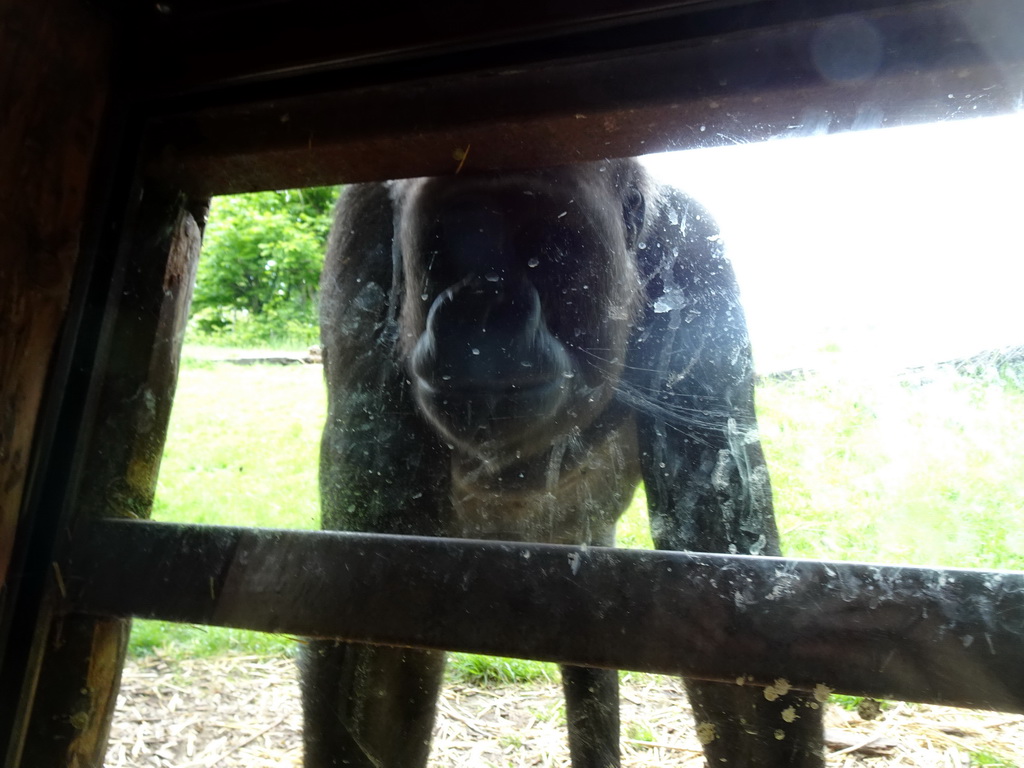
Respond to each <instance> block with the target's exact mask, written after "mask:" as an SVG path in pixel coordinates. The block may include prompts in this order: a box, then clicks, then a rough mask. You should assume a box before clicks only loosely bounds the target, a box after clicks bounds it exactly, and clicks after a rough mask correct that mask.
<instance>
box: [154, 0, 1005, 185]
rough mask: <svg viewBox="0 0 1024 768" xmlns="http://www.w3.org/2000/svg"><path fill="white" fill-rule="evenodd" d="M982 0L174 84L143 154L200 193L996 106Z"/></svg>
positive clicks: (1001, 29) (1001, 67) (524, 163)
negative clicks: (190, 92) (569, 46)
mask: <svg viewBox="0 0 1024 768" xmlns="http://www.w3.org/2000/svg"><path fill="white" fill-rule="evenodd" d="M759 7H761V6H759ZM985 7H986V9H987V10H986V11H985V13H981V11H980V10H979V8H980V7H979V5H978V3H976V2H974V1H973V0H948V2H941V3H939V2H936V3H923V4H893V5H892V7H888V8H881V9H878V8H876V9H873V10H868V11H865V12H864V13H862V14H859V15H857V16H854V17H848V16H842V17H838V18H821V17H812V18H806V19H797V20H796V21H795V22H794V23H792V24H787V25H764V23H763V19H762V24H761V25H760V26H758V25H753V26H752V28H743V29H740V30H738V31H737V30H734V31H728V30H727V31H725V32H722V33H721V34H714V35H711V34H706V35H704V36H695V37H687V36H686V35H687V34H689V35H695V34H696V33H697V32H698V31H702V29H703V28H701V27H699V26H698V27H697V28H696V29H691V28H689V27H685V26H684V27H682V28H680V29H678V30H676V31H677V32H678V34H679V35H681V37H679V38H678V39H675V40H671V39H668V40H667V39H665V38H664V37H663V36H660V35H657V34H655V32H656V31H657V27H654V28H652V29H647V28H646V27H645V28H644V29H645V30H646V31H645V35H646V36H644V35H639V36H638V35H637V34H634V35H633V36H632V37H630V38H629V39H630V40H631V41H632V42H631V47H626V48H622V49H620V48H616V47H614V45H613V43H612V42H611V41H610V39H606V38H605V37H602V38H601V39H600V41H599V43H598V42H594V43H593V46H595V48H594V50H591V49H590V48H587V47H586V46H583V47H581V48H579V49H578V50H577V51H576V55H575V56H571V55H564V54H563V55H560V56H559V55H557V53H556V52H555V51H550V50H549V49H548V48H542V49H540V50H539V51H537V50H534V49H532V48H531V47H530V46H529V45H527V44H523V45H522V46H520V47H519V48H517V47H516V46H515V45H512V46H511V48H507V49H501V51H500V55H499V52H496V51H492V52H491V54H490V57H489V58H488V57H487V56H484V55H483V54H481V55H479V56H476V57H466V58H465V59H463V58H460V57H459V56H457V55H454V54H449V55H448V56H447V57H446V56H443V55H441V54H439V53H434V54H430V53H428V52H423V51H419V52H415V51H414V52H408V56H409V58H408V59H399V60H392V59H389V60H387V61H384V62H376V61H375V60H369V61H366V62H355V63H353V62H346V63H345V65H344V66H340V65H339V68H337V69H334V70H329V71H318V72H314V73H302V74H297V75H294V76H292V75H280V76H279V79H278V80H266V81H260V82H256V83H247V84H244V85H237V86H225V87H224V89H223V90H221V91H216V92H211V93H208V94H205V95H204V98H203V99H198V100H197V98H192V99H184V100H183V101H181V102H175V101H174V100H173V99H172V100H171V101H170V102H169V105H168V106H167V107H166V109H168V110H169V111H168V113H167V114H165V115H164V116H157V117H156V118H155V120H154V123H153V131H152V134H151V136H150V152H151V154H150V171H151V172H152V173H154V174H156V175H157V176H160V177H163V178H166V179H168V180H169V182H170V183H172V184H174V185H176V186H179V187H181V188H183V189H187V190H190V191H192V192H195V193H197V194H201V195H209V194H222V193H228V192H242V191H252V190H257V189H272V188H286V187H296V186H309V185H316V184H326V183H336V182H340V181H366V180H370V179H381V178H398V177H405V176H417V175H444V174H449V173H453V172H454V171H455V170H456V168H457V167H459V165H460V162H459V160H458V159H456V153H458V152H463V151H466V150H467V149H468V156H467V159H466V162H465V164H464V165H463V172H473V171H486V170H494V169H502V168H505V169H507V168H522V167H538V166H545V165H555V164H559V163H566V162H575V161H584V160H598V159H601V158H604V157H610V156H623V155H634V154H644V153H649V152H657V151H664V150H670V149H685V148H691V147H696V146H709V145H714V144H718V143H731V142H735V141H740V142H746V141H759V140H764V139H768V138H772V137H776V136H783V135H811V134H815V133H821V132H827V131H837V130H847V129H854V128H874V127H885V126H892V125H902V124H907V123H918V122H924V121H931V120H940V119H942V120H945V119H956V118H964V117H975V116H981V115H986V114H996V113H1001V112H1008V111H1012V110H1014V109H1016V108H1017V107H1018V105H1019V95H1020V91H1021V88H1022V87H1024V49H1022V48H1021V47H1020V46H1019V45H1011V44H1008V40H1011V39H1013V36H1014V35H1015V34H1020V35H1024V18H1021V14H1020V13H1018V12H1015V10H1014V8H1013V7H1012V6H1009V5H1007V4H1006V3H1005V2H1003V0H993V2H990V3H988V4H987V5H986V6H985ZM721 13H723V14H725V13H727V12H726V11H722V12H721ZM755 18H756V16H755ZM768 18H770V17H768ZM705 31H706V30H705ZM634 33H635V30H634ZM603 34H604V35H606V36H607V35H608V34H609V33H608V32H607V31H605V32H604V33H603ZM576 43H577V44H578V43H579V41H576ZM602 46H603V47H602ZM844 46H845V47H844ZM520 48H521V49H522V50H520ZM851 50H852V53H851ZM837 51H839V52H841V53H837ZM530 55H533V56H535V58H533V59H530V58H529V57H530ZM544 56H547V57H548V58H544ZM171 107H176V108H175V109H172V108H171Z"/></svg>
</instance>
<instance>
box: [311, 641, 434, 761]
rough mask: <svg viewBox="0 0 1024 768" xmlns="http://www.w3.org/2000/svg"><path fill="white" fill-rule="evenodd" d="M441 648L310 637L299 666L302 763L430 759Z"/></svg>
mask: <svg viewBox="0 0 1024 768" xmlns="http://www.w3.org/2000/svg"><path fill="white" fill-rule="evenodd" d="M444 664H445V658H444V654H443V653H439V652H433V651H418V650H411V649H407V648H389V647H385V646H373V645H361V644H358V643H341V642H335V641H333V640H315V641H312V642H310V643H309V645H308V646H307V648H306V649H305V652H304V656H303V662H302V667H303V672H304V673H305V675H307V679H311V680H315V681H316V685H315V686H312V685H307V686H305V687H304V689H303V699H302V704H303V712H304V715H305V724H306V725H305V731H304V732H305V748H306V762H305V765H306V768H329V767H330V768H334V766H352V768H415V767H416V766H425V765H426V764H427V755H428V753H429V752H430V737H431V732H432V730H433V725H434V709H435V702H436V700H437V695H438V692H439V690H440V687H441V678H442V676H443V674H444Z"/></svg>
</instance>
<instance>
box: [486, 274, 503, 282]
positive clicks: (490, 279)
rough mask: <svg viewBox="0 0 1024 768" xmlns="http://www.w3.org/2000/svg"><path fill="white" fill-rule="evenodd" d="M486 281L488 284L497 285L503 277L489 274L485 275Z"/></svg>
mask: <svg viewBox="0 0 1024 768" xmlns="http://www.w3.org/2000/svg"><path fill="white" fill-rule="evenodd" d="M484 280H486V281H487V282H488V283H496V282H498V281H499V280H501V276H500V275H498V273H497V272H488V273H487V274H486V275H484Z"/></svg>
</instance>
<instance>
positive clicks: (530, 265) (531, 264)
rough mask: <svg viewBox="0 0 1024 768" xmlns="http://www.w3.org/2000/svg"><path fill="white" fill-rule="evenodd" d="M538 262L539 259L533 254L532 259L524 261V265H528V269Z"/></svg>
mask: <svg viewBox="0 0 1024 768" xmlns="http://www.w3.org/2000/svg"><path fill="white" fill-rule="evenodd" d="M538 264H540V259H538V258H537V257H536V256H534V257H533V258H532V259H530V260H529V261H528V262H526V266H528V267H529V268H530V269H533V268H534V267H536V266H537V265H538Z"/></svg>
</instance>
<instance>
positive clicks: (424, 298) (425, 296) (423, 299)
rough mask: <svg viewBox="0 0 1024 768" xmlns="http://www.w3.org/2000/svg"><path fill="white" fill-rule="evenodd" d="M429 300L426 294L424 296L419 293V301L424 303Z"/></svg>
mask: <svg viewBox="0 0 1024 768" xmlns="http://www.w3.org/2000/svg"><path fill="white" fill-rule="evenodd" d="M429 298H430V297H429V296H428V295H427V294H425V293H421V294H420V299H421V300H422V301H426V300H427V299H429Z"/></svg>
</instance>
